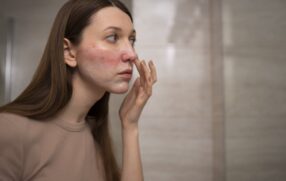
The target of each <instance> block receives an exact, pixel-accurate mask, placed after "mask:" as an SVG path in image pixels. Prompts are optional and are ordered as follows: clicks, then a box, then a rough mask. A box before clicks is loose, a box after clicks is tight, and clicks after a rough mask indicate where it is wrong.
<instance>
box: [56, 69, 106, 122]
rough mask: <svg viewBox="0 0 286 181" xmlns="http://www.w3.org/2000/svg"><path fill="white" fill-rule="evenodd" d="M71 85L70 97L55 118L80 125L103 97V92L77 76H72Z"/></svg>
mask: <svg viewBox="0 0 286 181" xmlns="http://www.w3.org/2000/svg"><path fill="white" fill-rule="evenodd" d="M72 85H73V93H72V97H71V99H70V101H69V103H68V104H67V105H66V106H65V107H64V109H63V110H62V111H60V113H59V114H58V115H57V116H56V118H57V119H60V120H63V121H68V122H71V123H81V122H83V121H85V118H86V116H87V114H88V112H89V110H90V108H91V107H92V106H93V105H94V104H95V103H96V102H97V101H98V100H100V99H101V98H102V97H103V95H104V93H105V91H104V90H103V89H100V88H98V87H90V86H88V85H87V84H86V82H84V81H83V80H82V79H81V78H80V76H79V75H78V74H75V75H74V76H73V79H72Z"/></svg>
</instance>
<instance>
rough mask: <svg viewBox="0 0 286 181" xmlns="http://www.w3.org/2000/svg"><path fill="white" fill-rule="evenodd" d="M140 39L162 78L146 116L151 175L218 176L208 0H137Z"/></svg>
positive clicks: (144, 137)
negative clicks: (214, 167) (214, 171)
mask: <svg viewBox="0 0 286 181" xmlns="http://www.w3.org/2000/svg"><path fill="white" fill-rule="evenodd" d="M133 13H134V17H135V27H136V29H137V32H138V43H137V45H136V48H137V51H138V54H139V56H140V58H142V59H146V60H149V59H153V60H154V62H155V63H156V65H157V68H158V83H157V84H156V86H155V88H154V93H153V97H152V98H151V101H150V102H149V103H148V105H147V107H146V109H145V111H144V113H143V116H142V119H141V148H142V157H143V163H144V172H145V178H146V180H156V181H174V180H180V181H189V180H196V181H211V180H212V159H213V157H212V154H213V140H212V102H211V101H212V99H211V88H210V85H211V73H210V56H209V53H210V52H209V46H210V27H209V23H210V22H209V16H210V15H209V2H208V0H200V1H199V0H185V1H184V0H181V1H177V0H156V1H154V0H135V1H134V2H133Z"/></svg>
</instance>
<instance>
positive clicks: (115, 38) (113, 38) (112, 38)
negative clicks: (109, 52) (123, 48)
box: [106, 33, 118, 43]
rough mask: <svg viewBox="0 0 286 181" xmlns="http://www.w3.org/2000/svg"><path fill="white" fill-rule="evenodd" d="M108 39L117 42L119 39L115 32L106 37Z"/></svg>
mask: <svg viewBox="0 0 286 181" xmlns="http://www.w3.org/2000/svg"><path fill="white" fill-rule="evenodd" d="M106 40H107V41H109V42H110V43H116V41H117V40H118V35H117V34H115V33H114V34H111V35H109V36H107V37H106Z"/></svg>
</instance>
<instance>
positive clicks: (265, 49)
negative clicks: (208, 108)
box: [223, 0, 286, 181]
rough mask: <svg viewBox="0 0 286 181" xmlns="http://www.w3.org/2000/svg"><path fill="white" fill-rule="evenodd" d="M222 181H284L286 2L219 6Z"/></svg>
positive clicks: (228, 1) (227, 0)
mask: <svg viewBox="0 0 286 181" xmlns="http://www.w3.org/2000/svg"><path fill="white" fill-rule="evenodd" d="M223 5H224V6H223V9H224V11H223V13H224V15H223V18H224V20H223V25H224V26H223V30H224V55H225V56H224V65H225V99H226V122H225V123H226V160H227V164H226V168H227V169H226V174H227V180H228V181H254V180H259V181H269V180H271V181H284V180H286V172H285V171H286V142H285V140H284V138H285V137H286V54H285V50H286V36H285V32H286V21H285V19H286V11H285V10H286V1H281V0H272V1H268V0H252V1H249V0H239V1H237V0H223Z"/></svg>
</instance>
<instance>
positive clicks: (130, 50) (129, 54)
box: [122, 41, 138, 62]
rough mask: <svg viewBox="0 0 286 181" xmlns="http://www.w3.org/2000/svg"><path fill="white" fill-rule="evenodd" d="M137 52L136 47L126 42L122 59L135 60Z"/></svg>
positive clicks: (125, 60)
mask: <svg viewBox="0 0 286 181" xmlns="http://www.w3.org/2000/svg"><path fill="white" fill-rule="evenodd" d="M137 57H138V56H137V54H136V52H135V49H134V47H133V46H132V45H131V44H130V43H129V41H128V43H126V44H125V46H124V48H123V50H122V60H123V61H124V62H134V61H135V60H136V59H137Z"/></svg>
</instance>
